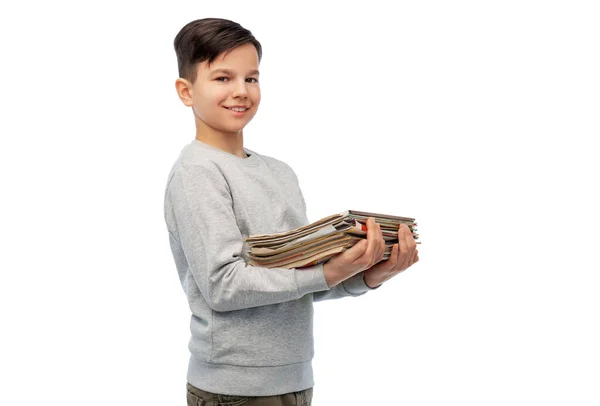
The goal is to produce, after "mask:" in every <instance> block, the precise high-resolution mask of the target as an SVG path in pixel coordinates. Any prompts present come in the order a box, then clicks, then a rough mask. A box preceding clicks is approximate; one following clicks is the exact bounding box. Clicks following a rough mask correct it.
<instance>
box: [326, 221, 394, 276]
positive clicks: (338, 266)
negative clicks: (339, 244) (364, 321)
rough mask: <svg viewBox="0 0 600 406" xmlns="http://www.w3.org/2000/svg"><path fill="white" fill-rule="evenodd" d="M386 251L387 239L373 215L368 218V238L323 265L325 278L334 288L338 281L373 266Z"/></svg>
mask: <svg viewBox="0 0 600 406" xmlns="http://www.w3.org/2000/svg"><path fill="white" fill-rule="evenodd" d="M384 252H385V241H384V240H383V234H382V233H381V227H380V226H379V224H377V223H376V222H375V220H374V219H373V218H372V217H369V218H368V219H367V239H366V240H363V241H360V242H358V243H356V244H355V245H354V246H353V247H352V248H350V249H349V250H346V251H344V252H341V253H339V254H336V255H334V256H333V257H331V259H330V260H329V261H327V262H326V263H325V264H324V265H323V271H324V273H325V280H326V281H327V285H328V286H329V287H330V288H332V287H334V286H335V285H337V284H338V283H340V282H342V281H345V280H346V279H348V278H350V277H352V276H354V275H356V274H357V273H359V272H362V271H364V270H365V269H369V268H371V267H372V266H373V265H375V264H376V263H377V262H379V261H381V259H382V258H383V254H384Z"/></svg>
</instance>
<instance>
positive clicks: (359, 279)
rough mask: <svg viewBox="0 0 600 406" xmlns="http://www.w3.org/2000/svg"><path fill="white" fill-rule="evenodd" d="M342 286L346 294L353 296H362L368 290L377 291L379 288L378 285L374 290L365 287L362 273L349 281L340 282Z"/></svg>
mask: <svg viewBox="0 0 600 406" xmlns="http://www.w3.org/2000/svg"><path fill="white" fill-rule="evenodd" d="M342 285H343V286H344V289H346V292H348V293H349V294H351V295H354V296H358V295H362V294H364V293H365V292H368V291H370V290H375V289H379V287H380V286H381V285H379V286H377V287H374V288H370V287H369V286H367V284H366V283H365V279H364V273H363V272H360V273H358V274H356V275H354V276H353V277H352V278H350V279H346V280H345V281H343V282H342Z"/></svg>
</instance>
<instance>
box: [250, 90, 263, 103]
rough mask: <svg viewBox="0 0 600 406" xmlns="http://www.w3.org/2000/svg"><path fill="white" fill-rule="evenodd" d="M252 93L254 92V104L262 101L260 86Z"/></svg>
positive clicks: (252, 92)
mask: <svg viewBox="0 0 600 406" xmlns="http://www.w3.org/2000/svg"><path fill="white" fill-rule="evenodd" d="M251 94H252V101H253V102H254V104H258V103H260V97H261V96H260V88H256V89H253V90H252V91H251Z"/></svg>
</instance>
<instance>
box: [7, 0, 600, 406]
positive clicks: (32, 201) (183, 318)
mask: <svg viewBox="0 0 600 406" xmlns="http://www.w3.org/2000/svg"><path fill="white" fill-rule="evenodd" d="M203 17H224V18H229V19H233V20H235V21H237V22H239V23H241V24H242V25H243V26H244V27H246V28H248V29H250V30H251V31H252V32H253V33H254V34H255V36H256V37H257V38H258V40H259V41H260V42H261V43H262V45H263V47H264V58H263V61H262V64H261V82H262V93H263V102H262V105H261V108H260V110H259V113H258V114H257V116H256V117H255V119H254V120H253V121H252V122H251V123H250V125H249V126H248V127H247V129H246V131H245V146H246V147H248V148H250V149H253V150H255V151H257V152H260V153H262V154H265V155H270V156H274V157H277V158H279V159H281V160H283V161H285V162H287V163H289V164H290V165H291V166H292V167H293V168H294V170H295V171H296V173H297V174H298V177H299V179H300V182H301V187H302V189H303V192H304V194H305V198H306V201H307V204H308V215H309V219H310V220H311V221H314V220H317V219H319V218H321V217H324V216H327V215H329V214H332V213H336V212H340V211H343V210H345V209H355V210H368V211H374V212H382V213H388V214H397V215H400V216H411V217H415V218H416V219H417V222H418V223H419V227H418V228H419V233H420V235H421V240H422V244H421V246H420V258H421V260H420V262H419V263H418V264H416V265H415V266H414V267H413V268H411V269H409V270H408V271H407V272H405V273H403V274H401V275H400V276H398V277H396V278H395V279H393V280H391V281H389V282H388V283H386V284H385V285H384V286H383V287H382V288H381V289H379V290H377V291H376V292H370V293H368V294H366V295H365V296H362V297H360V298H348V299H342V300H339V301H330V302H324V303H318V304H316V305H315V338H316V357H315V360H314V368H315V379H316V385H315V388H314V396H315V397H314V402H313V405H314V406H325V405H363V404H388V405H440V404H460V405H509V404H510V405H533V404H538V405H539V404H545V405H548V404H552V405H567V404H574V405H598V404H600V389H599V383H600V350H599V345H598V343H599V342H600V332H599V327H600V326H599V324H600V323H599V320H600V317H599V316H600V314H599V313H600V311H599V309H600V296H599V294H598V292H599V288H600V275H599V271H600V261H599V260H598V252H599V242H600V241H599V238H598V230H599V227H600V221H599V215H598V207H599V206H600V204H599V203H600V202H599V200H598V198H597V197H596V193H597V192H598V173H600V166H599V164H598V151H599V148H598V146H597V143H596V141H597V138H598V136H599V135H600V124H599V112H600V98H599V95H600V80H599V76H600V75H598V72H600V57H599V49H600V41H599V38H600V29H599V25H598V21H599V18H600V15H599V12H598V8H597V6H596V4H595V2H592V1H588V2H585V1H568V2H567V1H525V0H520V1H496V2H492V1H454V2H447V1H418V2H383V1H369V2H360V3H356V4H354V3H351V2H340V3H337V4H336V3H335V2H333V1H319V2H314V3H307V2H298V3H296V4H290V3H288V2H280V3H277V4H276V3H275V2H273V3H269V4H267V3H266V2H234V1H227V2H220V1H215V2H205V1H190V2H183V1H181V2H175V1H173V2H165V1H162V2H150V1H146V2H126V1H123V2H116V1H112V2H108V1H103V2H94V3H91V2H72V3H67V2H42V1H30V2H17V3H8V2H6V3H3V5H2V6H1V8H0V42H1V43H0V45H1V52H2V63H1V65H0V69H1V75H0V88H1V89H2V91H1V93H0V97H1V107H2V109H1V112H2V113H1V119H0V126H1V128H0V136H1V146H0V165H1V168H0V169H1V176H2V179H1V181H2V183H1V184H2V199H1V204H2V210H1V216H2V219H1V221H2V223H1V226H0V229H1V230H2V234H1V235H2V249H1V251H2V254H1V255H0V261H1V264H0V270H1V280H0V312H1V319H0V323H1V326H0V328H1V331H2V333H1V335H0V340H1V345H0V373H1V375H2V376H1V377H0V404H2V405H7V406H12V405H31V404H51V405H65V406H66V405H84V404H85V405H125V404H128V405H129V404H139V405H142V404H143V405H183V404H185V386H184V382H185V371H186V367H187V357H188V352H187V351H188V350H187V342H188V337H189V330H188V325H189V324H188V323H189V309H188V307H187V301H186V299H185V296H184V293H183V290H182V289H181V287H180V285H179V280H178V278H177V274H176V269H175V264H174V262H173V259H172V256H171V252H170V249H169V245H168V236H167V231H166V227H165V224H164V219H163V192H164V187H165V185H166V176H167V174H168V171H169V169H170V167H171V165H172V164H173V162H174V160H175V159H176V157H177V155H178V154H179V152H180V150H181V149H182V148H183V146H184V145H186V144H187V143H189V142H190V141H191V140H192V139H193V137H194V124H193V116H192V113H191V111H190V110H189V109H188V108H186V107H185V106H184V105H183V104H182V103H181V102H180V101H179V99H178V98H177V96H176V92H175V86H174V83H175V79H176V78H177V63H176V58H175V52H174V50H173V45H172V42H173V38H174V37H175V35H176V34H177V32H178V31H179V29H180V28H181V27H183V25H185V24H186V23H187V22H189V21H191V20H194V19H197V18H203Z"/></svg>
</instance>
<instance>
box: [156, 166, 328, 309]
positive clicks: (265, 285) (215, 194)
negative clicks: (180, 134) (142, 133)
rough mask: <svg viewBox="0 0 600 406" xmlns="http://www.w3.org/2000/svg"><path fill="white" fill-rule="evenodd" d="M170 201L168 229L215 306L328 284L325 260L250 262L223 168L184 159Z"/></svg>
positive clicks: (260, 302)
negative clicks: (286, 264)
mask: <svg viewBox="0 0 600 406" xmlns="http://www.w3.org/2000/svg"><path fill="white" fill-rule="evenodd" d="M167 201H168V206H170V207H169V210H168V211H167V212H168V214H167V215H168V216H170V217H171V218H170V219H169V220H171V228H173V229H174V230H169V231H172V232H173V235H174V236H175V238H176V240H177V243H178V244H179V245H180V246H181V250H182V252H183V254H184V255H185V262H187V265H188V271H189V272H191V274H192V275H193V278H194V280H195V281H196V283H197V285H198V288H199V290H200V292H201V293H202V295H203V297H204V298H205V300H206V301H207V303H208V305H209V306H210V307H211V308H212V309H213V310H215V311H231V310H239V309H245V308H251V307H257V306H264V305H270V304H275V303H281V302H286V301H290V300H295V299H299V298H301V297H302V296H304V295H306V294H308V293H314V292H318V291H323V290H328V289H329V287H328V286H327V283H326V281H325V275H324V274H323V265H322V264H319V265H316V266H313V267H307V268H303V269H283V268H262V267H256V266H250V265H248V264H247V263H246V261H245V260H244V258H243V257H242V255H241V254H242V249H243V244H244V238H243V236H242V234H241V232H240V230H239V228H238V225H237V222H236V218H235V215H234V211H233V201H232V199H231V194H230V191H229V188H228V185H227V182H226V180H225V178H224V177H223V175H222V174H221V173H220V172H219V171H218V169H216V168H212V167H208V165H207V166H204V165H197V164H194V165H185V164H182V165H181V166H179V167H178V168H177V169H176V170H175V171H174V172H173V176H172V178H171V181H170V183H169V187H168V196H167ZM169 220H168V221H167V223H168V224H169Z"/></svg>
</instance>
